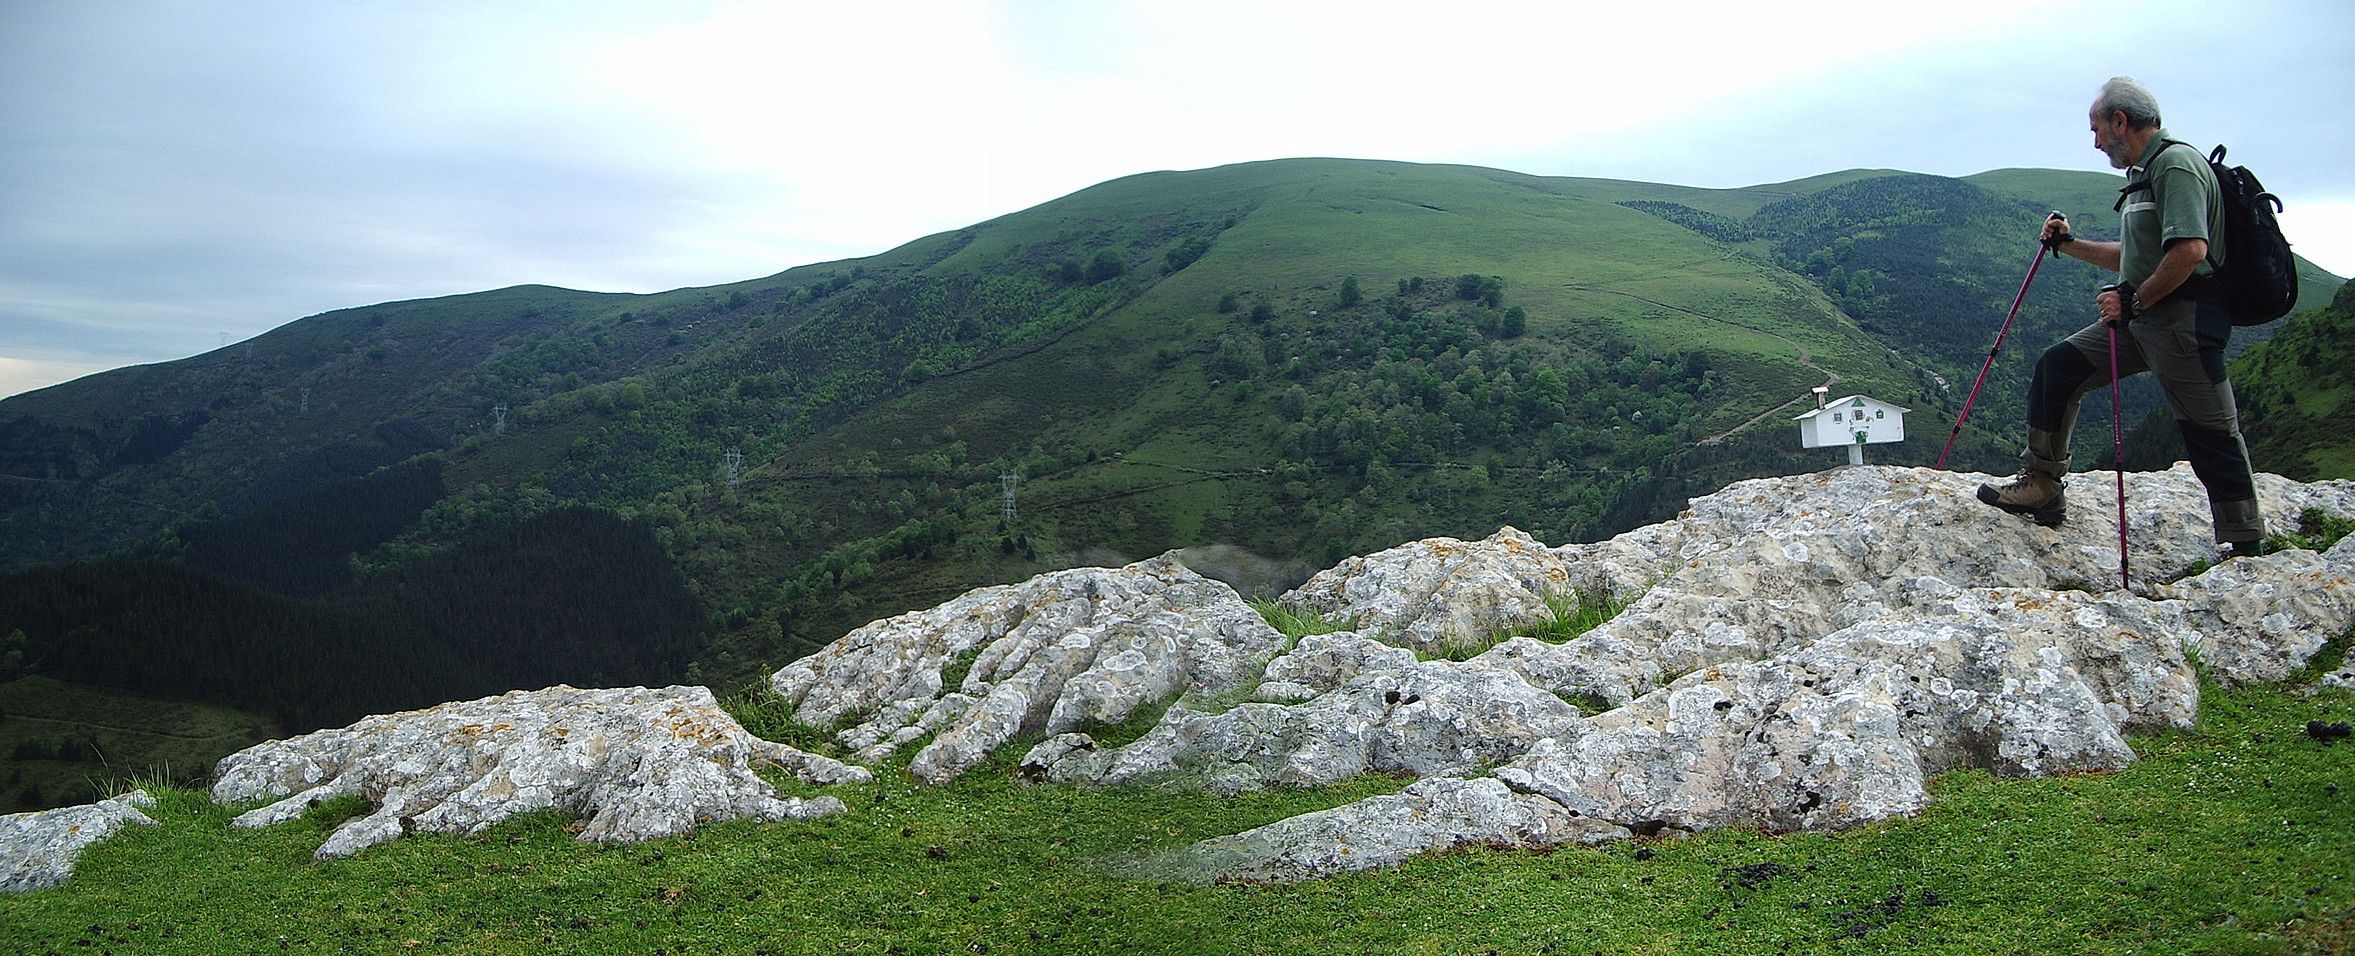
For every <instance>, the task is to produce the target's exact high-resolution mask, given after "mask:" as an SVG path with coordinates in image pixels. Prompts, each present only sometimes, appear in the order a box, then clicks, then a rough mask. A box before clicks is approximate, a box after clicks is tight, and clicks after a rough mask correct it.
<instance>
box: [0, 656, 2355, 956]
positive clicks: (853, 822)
mask: <svg viewBox="0 0 2355 956" xmlns="http://www.w3.org/2000/svg"><path fill="white" fill-rule="evenodd" d="M2350 711H2355V697H2349V696H2348V695H2345V694H2342V693H2336V692H2324V693H2311V692H2308V691H2305V690H2299V689H2284V688H2257V689H2246V690H2235V691H2220V690H2215V689H2213V688H2211V689H2210V690H2209V692H2208V694H2207V695H2206V697H2205V699H2204V701H2203V705H2202V712H2201V721H2200V725H2199V728H2198V729H2197V730H2193V731H2189V732H2180V733H2166V734H2159V735H2155V736H2147V737H2142V738H2138V739H2136V740H2135V741H2134V745H2135V748H2136V750H2137V752H2138V753H2139V754H2140V755H2141V757H2142V760H2141V761H2140V762H2138V763H2137V764H2136V765H2135V766H2133V767H2130V768H2128V769H2126V770H2124V771H2121V772H2119V773H2115V774H2097V775H2086V776H2076V777H2068V778H2062V779H2054V780H2033V781H2029V780H1999V779H1996V778H1994V777H1991V776H1989V775H1987V774H1985V773H1981V772H1975V771H1967V772H1959V773H1952V774H1947V775H1945V776H1942V777H1940V778H1938V779H1937V780H1936V781H1934V783H1933V786H1932V792H1933V795H1934V798H1935V799H1934V802H1933V803H1932V805H1931V807H1930V809H1928V810H1927V811H1925V812H1924V813H1923V814H1922V815H1921V816H1920V817H1918V818H1916V819H1912V820H1902V821H1891V822H1887V823H1883V824H1878V825H1874V826H1868V827H1863V828H1859V829H1857V830H1853V831H1849V832H1846V833H1838V834H1806V835H1795V836H1780V837H1774V836H1765V835H1761V834H1757V833H1751V832H1741V831H1719V832H1710V833H1706V834H1703V835H1701V836H1698V837H1695V838H1691V839H1687V840H1682V841H1662V842H1637V843H1626V844H1620V845H1616V846H1609V847H1603V848H1600V849H1576V848H1573V849H1563V850H1559V851H1556V852H1531V851H1524V850H1492V849H1472V850H1467V851H1462V852H1455V853H1446V854H1439V855H1435V856H1427V857H1424V858H1421V859H1417V860H1415V861H1412V862H1410V863H1408V864H1407V865H1406V866H1404V867H1402V868H1399V869H1396V870H1389V871H1383V872H1377V873H1370V874H1358V875H1352V876H1345V877H1339V878H1335V879H1330V880H1325V881H1320V882H1315V883H1308V884H1303V885H1294V886H1276V885H1220V886H1207V887H1200V886H1180V885H1168V884H1161V883H1153V882H1142V881H1138V880H1136V879H1133V878H1131V877H1129V876H1128V875H1126V871H1124V870H1123V869H1122V868H1121V861H1123V860H1125V859H1129V858H1133V857H1135V856H1137V855H1140V854H1143V853H1147V852H1151V851H1156V850H1161V849H1166V848H1169V847H1175V846H1181V845H1184V844H1187V843H1189V842H1192V841H1195V840H1199V839H1202V838H1205V837H1209V836H1213V835H1217V834H1221V833H1228V832H1234V831H1237V830H1241V829H1245V828H1248V827H1252V826H1256V825H1259V824H1263V823H1267V822H1271V821H1273V820H1276V819H1280V818H1282V817H1285V816H1289V815H1292V814H1295V813H1300V812H1305V811H1308V810H1313V809H1318V808H1322V807H1328V806H1334V805H1338V804H1341V803H1345V802H1349V801H1351V800H1355V799H1359V798H1362V797H1364V796H1367V795H1371V794H1376V793H1383V792H1389V791H1392V790H1395V789H1397V788H1398V787H1399V786H1402V785H1403V781H1399V780H1393V779H1389V778H1370V779H1366V780H1360V781H1355V782H1352V783H1348V784H1345V785H1342V786H1338V787H1333V788H1327V789H1320V790H1313V791H1284V792H1277V793H1269V794H1259V795H1252V796H1246V797H1240V798H1232V799H1222V798H1218V797H1213V796H1208V795H1204V794H1199V793H1193V792H1188V791H1184V790H1175V789H1142V788H1119V789H1108V790H1095V789H1087V788H1074V787H1027V786H1023V785H1019V784H1016V783H1013V782H1011V781H1010V780H1009V779H1008V776H1009V770H1010V763H1011V759H1012V758H1011V757H1001V758H999V759H998V760H995V761H993V762H992V763H991V764H989V765H987V766H985V767H983V768H981V769H980V770H978V771H976V772H975V773H973V774H970V775H968V776H967V777H965V778H963V779H961V780H959V781H957V782H955V783H953V784H950V785H948V786H945V787H940V788H921V787H918V786H916V785H914V784H913V783H911V782H909V781H908V780H907V778H906V777H905V776H904V774H900V773H888V774H885V775H884V779H882V780H880V781H878V782H876V783H873V784H867V785H860V786H852V787H843V788H838V789H836V790H835V791H834V792H835V793H836V794H837V795H839V796H841V797H842V798H843V799H844V801H845V802H846V803H848V804H849V805H850V807H851V809H850V812H848V813H846V814H844V815H841V816H837V817H832V818H829V819H826V820H821V821H816V822H810V823H780V824H746V823H731V824H723V825H717V826H711V827H707V828H705V829H704V830H702V831H701V832H699V833H696V834H694V835H692V836H688V837H684V838H678V839H671V840H661V841H655V842H651V843H646V844H640V845H635V846H603V845H593V844H583V843H580V842H577V841H575V840H574V839H572V837H571V835H570V834H569V833H568V832H567V829H566V825H567V823H568V822H569V821H568V820H567V819H566V818H564V817H563V816H561V815H558V814H541V815H537V816H534V817H531V818H528V819H525V820H521V821H517V822H511V823H509V824H506V825H503V826H500V827H498V828H495V829H493V830H491V831H489V832H488V833H486V834H483V835H481V836H478V837H471V838H462V837H449V836H425V837H417V838H411V839H403V840H398V841H395V842H393V843H391V844H388V845H385V846H382V847H379V848H376V849H372V850H369V851H367V852H365V853H362V854H360V855H358V856H356V857H353V858H351V859H347V860H340V861H334V862H329V863H314V862H312V861H311V860H310V853H311V850H312V849H313V848H314V847H316V846H317V845H318V843H319V842H320V841H321V840H322V839H324V838H325V837H326V835H327V833H328V831H329V830H331V829H332V828H333V827H334V826H335V825H336V824H337V823H339V822H340V821H341V820H342V819H344V818H346V817H348V816H349V815H351V814H353V813H357V812H361V811H362V810H363V809H364V807H362V806H361V805H360V804H359V803H358V802H357V801H352V800H345V801H337V802H331V803H329V804H324V805H322V806H320V807H318V808H314V809H313V810H312V811H311V812H310V813H309V814H308V815H306V816H305V817H304V818H302V819H301V820H299V821H296V822H293V823H290V824H287V825H285V826H281V827H276V828H272V829H267V830H260V831H251V830H232V829H230V828H229V827H228V826H227V821H228V818H229V817H230V816H231V815H232V813H233V810H234V808H222V807H216V806H213V805H212V804H211V803H210V802H209V801H207V800H205V799H204V798H203V797H202V796H201V795H200V794H197V793H194V792H189V791H179V790H170V791H166V792H164V793H162V794H161V804H160V806H159V807H158V808H157V809H156V810H155V811H154V813H153V815H154V816H156V817H157V818H158V819H159V820H160V821H161V825H160V826H156V827H152V828H147V827H141V828H131V829H129V830H126V831H125V832H124V834H123V835H121V836H118V837H116V838H115V839H114V840H112V841H110V842H108V843H106V844H103V845H101V846H100V847H98V848H96V849H94V850H92V851H91V852H90V853H89V854H88V855H86V856H85V857H84V859H83V862H82V866H81V869H80V872H79V873H78V874H77V875H76V876H75V878H74V879H73V880H71V881H70V882H69V883H68V884H67V885H65V886H63V887H60V888H58V889H56V890H51V891H45V892H41V893H34V894H22V895H12V896H9V897H7V898H4V899H0V938H4V939H7V940H9V941H10V942H11V943H12V944H13V946H14V948H15V950H16V951H22V952H36V953H37V952H46V951H57V952H98V951H106V950H109V949H111V950H113V951H116V952H134V951H135V952H142V953H207V954H211V953H244V952H279V951H295V952H369V953H374V952H441V953H510V952H513V953H523V952H542V951H550V949H551V947H553V949H554V951H567V952H627V953H655V952H672V953H681V952H694V953H707V952H723V953H759V952H769V953H832V952H873V953H892V952H905V953H932V952H985V951H986V952H997V953H1013V952H1049V953H1063V952H1069V953H1098V952H1139V953H1196V952H1200V953H1304V952H1332V953H1485V952H1489V951H1491V950H1493V951H1496V952H1499V953H1565V954H1566V953H1592V952H1605V953H1683V952H1707V953H1715V954H1739V953H1781V952H1829V953H1868V952H1906V953H1973V954H1976V953H2054V952H2082V953H2126V952H2146V953H2189V952H2203V953H2215V952H2227V953H2301V952H2344V951H2345V950H2346V948H2347V947H2348V946H2349V945H2350V944H2351V943H2355V882H2350V881H2348V880H2347V879H2346V878H2345V877H2346V872H2347V868H2346V861H2347V860H2349V859H2355V775H2351V774H2350V773H2349V771H2350V770H2351V769H2355V745H2349V744H2346V743H2343V742H2342V743H2338V744H2325V743H2321V742H2318V741H2316V740H2313V739H2311V738H2309V737H2307V736H2306V735H2305V734H2304V733H2303V730H2302V728H2303V726H2304V723H2305V722H2306V721H2308V720H2316V719H2320V720H2345V719H2348V717H2349V714H2350ZM1010 752H1011V751H1010Z"/></svg>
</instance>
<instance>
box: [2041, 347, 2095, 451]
mask: <svg viewBox="0 0 2355 956" xmlns="http://www.w3.org/2000/svg"><path fill="white" fill-rule="evenodd" d="M2093 373H2094V367H2093V362H2092V361H2091V360H2090V359H2087V358H2086V357H2085V353H2084V352H2083V351H2080V350H2079V349H2078V348H2077V346H2075V345H2072V344H2070V343H2069V342H2068V341H2067V340H2065V339H2064V340H2062V341H2059V342H2055V343H2053V345H2052V347H2051V348H2048V349H2045V350H2044V354H2043V355H2041V356H2038V357H2037V359H2036V374H2035V376H2034V377H2033V378H2031V379H2030V380H2029V383H2028V425H2029V427H2031V428H2041V429H2044V430H2046V431H2059V430H2061V427H2062V425H2063V424H2064V423H2063V422H2062V421H2061V418H2063V417H2065V416H2066V415H2067V414H2068V408H2069V403H2070V401H2071V400H2072V399H2075V398H2076V397H2077V393H2078V392H2080V391H2082V390H2083V389H2084V387H2085V383H2086V382H2087V381H2089V380H2091V379H2092V378H2093Z"/></svg>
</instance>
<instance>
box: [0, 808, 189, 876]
mask: <svg viewBox="0 0 2355 956" xmlns="http://www.w3.org/2000/svg"><path fill="white" fill-rule="evenodd" d="M153 806H155V799H154V798H153V797H150V796H148V795H147V791H145V790H134V791H131V792H130V793H127V794H123V795H122V796H118V797H115V798H113V799H109V800H100V801H98V802H97V803H86V804H82V805H81V806H74V807H59V808H57V809H54V810H36V811H33V812H31V813H11V814H8V815H7V816H0V893H21V892H24V891H26V890H38V889H46V888H48V887H52V886H56V885H57V884H59V883H63V882H65V879H66V877H68V876H71V875H73V871H74V861H76V860H78V859H80V858H81V856H82V851H83V850H87V849H89V848H90V847H91V846H92V845H94V844H96V843H98V842H100V841H102V840H105V839H106V838H107V837H111V836H113V835H115V833H116V832H117V831H119V830H121V829H122V828H124V827H126V826H131V825H133V824H137V825H139V826H154V825H155V821H154V820H151V819H149V818H148V816H147V814H144V813H141V812H139V811H140V809H141V808H143V807H153Z"/></svg>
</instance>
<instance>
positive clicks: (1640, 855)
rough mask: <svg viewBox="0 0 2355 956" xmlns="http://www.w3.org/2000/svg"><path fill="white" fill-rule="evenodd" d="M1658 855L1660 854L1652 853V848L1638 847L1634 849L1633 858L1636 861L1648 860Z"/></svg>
mask: <svg viewBox="0 0 2355 956" xmlns="http://www.w3.org/2000/svg"><path fill="white" fill-rule="evenodd" d="M1659 855H1660V854H1658V853H1654V852H1652V848H1651V847H1648V846H1639V847H1636V848H1635V858H1636V859H1638V860H1649V859H1651V858H1653V857H1655V856H1659Z"/></svg>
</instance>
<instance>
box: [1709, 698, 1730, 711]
mask: <svg viewBox="0 0 2355 956" xmlns="http://www.w3.org/2000/svg"><path fill="white" fill-rule="evenodd" d="M1710 706H1712V707H1715V708H1717V709H1718V710H1732V709H1734V702H1733V701H1730V700H1721V701H1718V702H1717V703H1715V704H1712V705H1710Z"/></svg>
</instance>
